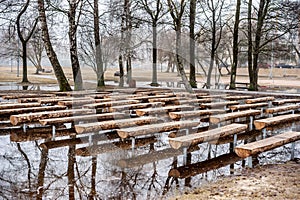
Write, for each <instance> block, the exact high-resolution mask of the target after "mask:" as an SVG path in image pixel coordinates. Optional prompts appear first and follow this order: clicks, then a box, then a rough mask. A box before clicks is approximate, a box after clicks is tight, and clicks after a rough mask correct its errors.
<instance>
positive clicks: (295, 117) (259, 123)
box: [254, 114, 300, 130]
mask: <svg viewBox="0 0 300 200" xmlns="http://www.w3.org/2000/svg"><path fill="white" fill-rule="evenodd" d="M299 120H300V115H299V114H289V115H280V116H276V117H269V118H266V119H259V120H255V121H254V126H255V128H256V129H257V130H261V129H264V128H265V127H268V126H274V125H278V124H281V123H286V122H294V121H299Z"/></svg>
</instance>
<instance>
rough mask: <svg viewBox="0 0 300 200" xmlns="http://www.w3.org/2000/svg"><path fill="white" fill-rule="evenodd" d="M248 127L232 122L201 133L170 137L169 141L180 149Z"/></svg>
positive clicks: (238, 131) (172, 145) (241, 130)
mask: <svg viewBox="0 0 300 200" xmlns="http://www.w3.org/2000/svg"><path fill="white" fill-rule="evenodd" d="M247 127H248V126H247V125H246V124H230V125H226V126H223V127H220V128H215V129H211V130H208V131H204V132H200V133H195V134H190V135H185V136H181V137H177V138H169V143H170V145H171V147H172V148H174V149H179V148H181V147H184V146H190V145H196V144H200V143H203V142H208V141H212V140H216V139H218V138H220V137H225V136H229V135H233V134H238V133H240V132H243V131H245V130H246V129H247Z"/></svg>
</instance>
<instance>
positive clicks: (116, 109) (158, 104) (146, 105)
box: [109, 102, 164, 112]
mask: <svg viewBox="0 0 300 200" xmlns="http://www.w3.org/2000/svg"><path fill="white" fill-rule="evenodd" d="M162 106H164V102H154V103H137V104H128V105H122V106H112V107H110V108H109V112H120V111H126V110H133V109H141V108H149V107H151V108H156V107H162Z"/></svg>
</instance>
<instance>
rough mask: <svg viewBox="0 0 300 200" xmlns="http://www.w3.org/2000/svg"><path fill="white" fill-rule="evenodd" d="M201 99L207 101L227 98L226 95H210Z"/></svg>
mask: <svg viewBox="0 0 300 200" xmlns="http://www.w3.org/2000/svg"><path fill="white" fill-rule="evenodd" d="M198 97H199V98H203V99H207V98H212V99H223V98H225V97H226V94H208V95H206V96H205V95H204V96H198Z"/></svg>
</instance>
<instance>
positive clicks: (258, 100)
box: [245, 97, 275, 104]
mask: <svg viewBox="0 0 300 200" xmlns="http://www.w3.org/2000/svg"><path fill="white" fill-rule="evenodd" d="M274 100H275V97H259V98H255V99H246V100H245V103H247V104H251V103H261V102H270V101H274Z"/></svg>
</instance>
